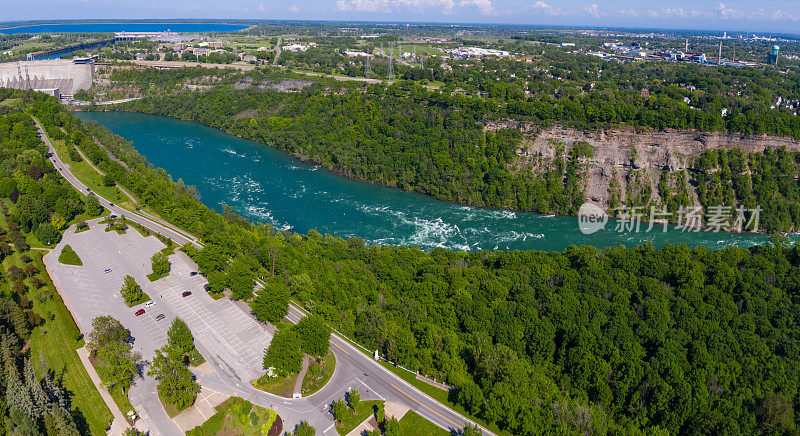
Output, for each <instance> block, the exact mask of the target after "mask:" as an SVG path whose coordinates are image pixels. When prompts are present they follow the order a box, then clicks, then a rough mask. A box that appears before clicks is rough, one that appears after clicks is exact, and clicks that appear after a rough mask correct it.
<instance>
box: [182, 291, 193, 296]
mask: <svg viewBox="0 0 800 436" xmlns="http://www.w3.org/2000/svg"><path fill="white" fill-rule="evenodd" d="M190 295H192V291H184V292H183V294H181V297H188V296H190Z"/></svg>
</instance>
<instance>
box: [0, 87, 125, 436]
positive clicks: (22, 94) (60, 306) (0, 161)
mask: <svg viewBox="0 0 800 436" xmlns="http://www.w3.org/2000/svg"><path fill="white" fill-rule="evenodd" d="M44 107H47V108H51V109H53V108H54V109H56V110H60V108H59V107H58V103H57V102H56V100H55V99H52V98H51V97H46V96H45V95H44V94H41V93H34V92H30V91H12V90H9V89H0V210H2V214H1V215H0V264H2V267H1V268H0V269H1V270H2V277H0V405H1V407H0V430H2V434H16V435H53V436H54V435H78V434H90V433H92V432H99V431H102V430H103V429H104V428H105V426H107V425H108V419H109V418H110V416H111V414H110V412H109V411H108V408H107V407H106V406H105V404H104V403H103V402H102V399H101V398H100V396H99V394H98V392H97V390H96V389H95V388H94V386H93V385H92V383H91V381H90V380H89V376H88V374H87V373H86V370H85V369H84V367H83V365H82V364H81V363H80V361H79V359H78V356H77V354H76V353H75V348H78V346H79V345H78V344H79V335H80V332H79V330H78V328H77V326H76V325H75V322H74V321H73V320H72V318H71V317H70V315H69V312H68V311H67V309H66V307H65V306H64V303H63V302H62V301H61V298H60V297H59V296H58V294H57V292H56V290H55V288H54V287H53V284H52V282H50V279H49V277H48V275H47V272H46V271H45V268H44V264H43V263H42V261H41V259H42V255H43V252H42V251H37V250H33V249H32V247H34V246H35V247H37V248H43V247H47V246H51V245H52V244H54V243H56V242H58V241H59V240H60V239H61V235H62V231H63V230H64V229H65V228H66V227H67V226H68V225H69V224H71V223H74V222H78V221H81V220H83V219H85V218H88V217H91V216H97V215H99V214H100V213H102V211H103V209H102V207H101V206H100V204H99V203H98V202H97V199H96V198H93V197H92V198H91V199H90V198H87V197H83V196H82V195H81V194H79V193H78V192H77V191H76V190H74V189H73V188H72V187H71V186H70V185H69V184H68V183H67V182H66V181H65V180H63V179H62V178H61V177H60V176H59V175H58V173H57V172H56V170H55V168H54V167H53V165H52V164H51V163H50V161H49V160H48V159H47V148H46V146H45V144H44V143H43V142H42V141H41V139H40V138H39V134H38V131H37V129H36V126H35V124H34V123H33V120H32V119H31V117H30V115H29V114H28V113H25V112H23V110H26V109H27V110H31V111H39V110H42V108H44ZM48 331H49V332H50V333H49V334H48ZM54 344H56V345H55V346H54Z"/></svg>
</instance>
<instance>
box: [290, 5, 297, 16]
mask: <svg viewBox="0 0 800 436" xmlns="http://www.w3.org/2000/svg"><path fill="white" fill-rule="evenodd" d="M289 12H291V13H293V14H296V13H298V12H300V6H297V5H291V6H289Z"/></svg>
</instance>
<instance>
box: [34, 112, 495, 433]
mask: <svg viewBox="0 0 800 436" xmlns="http://www.w3.org/2000/svg"><path fill="white" fill-rule="evenodd" d="M36 124H37V127H39V131H40V135H41V137H42V139H43V140H44V141H45V143H46V144H47V146H48V148H49V149H50V151H51V152H52V153H53V157H52V159H53V161H54V163H55V165H56V168H57V169H58V171H59V173H60V174H61V175H62V176H63V177H64V178H65V179H66V180H68V181H69V182H70V183H71V184H72V185H73V186H75V187H76V188H77V189H79V190H81V191H83V192H86V191H87V189H86V186H84V185H83V184H82V183H81V182H80V181H79V180H78V179H77V178H75V177H74V176H73V175H72V173H71V172H70V171H69V168H68V167H67V166H65V165H64V164H63V162H61V160H60V159H59V157H58V155H57V153H56V152H55V149H54V148H53V146H52V144H51V143H50V140H49V139H48V138H47V136H46V134H45V133H44V131H43V130H42V128H41V126H39V123H38V121H37V122H36ZM98 198H99V200H100V202H101V204H103V206H105V207H107V208H109V209H110V210H111V211H112V212H114V213H116V214H120V215H121V214H123V213H126V212H128V211H126V210H124V209H122V208H119V207H118V206H113V205H111V204H110V203H109V202H108V201H107V200H105V199H103V198H101V197H98ZM129 215H130V216H129ZM126 217H127V218H128V219H130V220H131V221H134V222H137V223H139V224H141V225H143V226H145V227H148V228H150V229H151V230H153V231H156V232H159V233H161V234H163V235H165V236H168V237H169V238H171V239H172V240H173V241H176V242H178V243H181V244H183V243H186V242H192V243H194V244H196V245H198V246H199V245H200V244H199V242H196V241H192V240H190V239H188V238H187V237H185V236H184V235H182V234H181V233H178V232H175V231H174V230H172V229H171V228H168V227H165V226H163V225H161V224H159V223H157V222H153V221H151V220H149V219H147V218H145V217H143V216H139V215H136V214H128V215H126ZM86 233H88V232H86ZM77 236H80V235H77ZM65 239H67V238H66V237H65ZM87 239H88V238H87ZM143 239H149V240H154V241H157V240H155V238H143ZM111 246H112V247H113V246H114V244H111ZM98 247H99V246H98ZM73 248H75V247H73ZM79 255H80V253H79ZM120 255H122V253H121V252H120ZM122 256H123V257H122V258H121V260H120V261H119V262H120V265H119V266H118V267H115V269H118V270H124V269H125V268H128V267H135V266H136V265H140V266H141V265H144V266H142V267H149V266H148V265H146V264H147V260H148V259H149V256H148V255H147V254H146V252H141V253H139V255H138V256H136V255H132V253H125V254H124V255H122ZM177 256H178V258H179V259H182V262H184V263H185V264H186V265H188V266H185V267H180V268H181V270H180V271H179V272H177V273H176V276H177V277H179V278H180V277H183V274H186V273H187V272H188V270H189V269H190V268H192V267H193V265H192V264H191V261H190V260H189V259H188V258H186V257H185V256H184V255H183V254H182V253H178V254H177ZM142 259H144V260H142ZM143 262H144V263H143ZM128 264H130V265H128ZM136 273H137V272H136V270H135V268H134V274H136ZM132 275H133V274H132ZM134 277H136V276H134ZM170 277H172V275H170ZM170 277H167V278H166V279H162V280H163V281H164V284H165V285H166V287H165V288H163V289H161V290H163V292H164V297H163V298H164V302H165V303H166V304H164V305H163V306H164V308H163V309H161V310H163V311H164V313H165V315H167V317H168V319H167V320H162V321H161V323H163V324H160V326H167V328H168V325H169V322H171V321H169V320H170V319H171V318H170V317H172V316H174V314H178V315H179V316H181V317H184V319H185V320H186V321H187V323H188V324H189V326H190V328H191V329H192V332H193V333H194V334H195V338H197V341H196V343H197V345H198V349H199V350H200V352H201V353H202V354H203V356H204V357H206V359H207V360H208V361H209V363H210V364H211V366H212V368H213V369H214V371H213V372H212V373H208V374H206V373H203V374H198V379H199V382H200V383H201V384H202V385H204V386H208V387H209V388H211V389H214V390H217V391H220V392H223V393H227V394H231V395H237V396H240V397H242V398H245V399H247V400H250V401H251V402H253V403H254V404H258V405H260V406H263V407H270V408H273V409H275V410H276V411H277V412H278V413H279V414H280V415H281V417H282V418H283V419H284V423H285V425H286V429H291V428H293V426H294V424H296V423H297V422H299V421H300V420H306V421H308V422H309V423H310V424H311V425H313V426H315V427H316V428H317V431H318V433H317V434H322V435H335V434H336V429H335V428H334V427H333V417H332V416H331V414H330V412H329V405H330V403H331V402H332V401H335V400H336V399H338V398H342V397H344V395H345V393H346V392H347V391H348V390H349V389H352V388H355V389H358V390H359V392H361V396H362V399H364V400H369V399H380V400H387V401H394V402H398V403H401V404H404V405H406V406H408V407H409V408H410V409H411V410H414V411H415V412H417V413H419V414H420V415H422V416H424V417H425V418H427V419H429V420H430V421H431V422H433V423H435V424H436V425H438V426H440V427H442V428H444V429H447V430H450V431H452V432H458V431H459V430H461V429H462V426H463V424H464V422H469V421H468V420H466V419H465V418H464V417H463V416H462V415H460V414H458V413H456V412H454V411H453V410H451V409H450V408H448V407H447V406H445V405H443V404H441V403H439V402H437V401H436V400H434V399H433V398H431V397H429V396H427V395H426V394H424V393H422V392H421V391H419V390H418V389H417V388H415V387H413V386H412V385H411V384H409V383H407V382H405V381H404V380H402V379H401V378H400V377H398V376H396V375H395V374H394V373H392V372H391V371H389V370H387V369H386V368H384V367H383V366H381V365H380V364H379V363H378V362H376V361H375V360H373V359H372V358H371V357H370V356H368V355H367V354H365V353H364V352H362V351H361V350H360V349H358V348H357V347H356V346H354V345H351V343H350V342H348V341H347V340H345V339H343V338H342V337H341V336H340V335H338V334H333V335H331V350H332V351H333V352H334V354H335V356H336V359H337V365H336V370H335V372H334V375H333V377H332V378H331V381H330V382H329V383H328V384H327V385H326V386H325V387H323V388H322V389H321V390H320V391H318V392H316V393H314V394H313V395H310V396H308V397H306V398H302V399H288V398H282V397H278V396H275V395H271V394H268V393H266V392H263V391H260V390H257V389H255V388H253V387H252V386H251V385H250V381H251V380H252V379H248V377H250V376H252V375H253V373H254V372H257V371H259V370H260V361H258V360H256V359H254V358H253V352H252V351H250V352H248V351H247V348H252V347H253V346H254V344H252V343H251V344H246V343H247V342H248V339H247V338H242V337H241V336H240V337H239V341H237V340H236V339H233V338H232V337H231V336H230V335H229V333H228V332H227V331H226V330H225V329H224V328H223V327H221V326H219V325H217V324H216V322H215V321H214V320H213V316H212V315H215V314H216V315H219V316H218V317H219V318H221V319H223V320H228V319H229V318H231V319H236V320H237V321H238V322H242V323H244V324H243V325H245V326H246V325H247V320H246V319H245V318H247V319H250V320H251V321H252V317H250V316H249V315H250V314H247V313H245V312H244V311H242V310H241V308H239V312H238V314H237V312H235V311H232V310H231V311H228V312H217V313H215V311H217V310H218V309H217V308H216V307H211V306H209V304H212V303H209V302H208V301H204V300H205V299H209V300H210V297H208V296H207V295H206V294H205V292H203V291H202V285H203V283H204V279H197V280H195V281H194V282H191V281H181V282H180V283H178V282H174V281H170ZM54 279H57V278H56V277H54ZM119 280H121V278H120V279H119ZM179 280H184V279H183V278H180V279H179ZM159 282H161V280H160V281H159ZM120 283H121V281H120ZM139 283H140V284H141V283H143V282H142V281H140V282H139ZM189 287H191V289H193V292H194V294H197V295H193V297H198V298H192V299H191V300H182V299H181V297H179V296H178V292H180V291H181V290H183V289H187V288H189ZM198 287H199V290H197V291H195V290H194V289H198ZM81 288H82V286H77V289H81ZM119 288H120V286H116V287H113V286H112V287H107V289H106V291H104V292H105V293H108V292H113V293H114V294H115V295H116V297H118V296H119V293H118V292H117V290H118V289H119ZM109 290H110V291H109ZM161 290H160V291H159V292H161ZM86 295H87V296H88V297H87V298H91V297H94V298H104V297H102V296H101V295H99V294H98V293H97V292H87V293H86ZM159 295H161V294H159ZM159 299H161V297H159ZM99 301H100V300H97V302H99ZM112 301H118V302H121V299H118V300H112ZM221 301H222V300H221ZM225 301H227V302H228V303H231V305H232V306H233V307H237V306H236V305H234V304H233V303H232V302H230V301H228V300H225ZM76 304H83V303H76ZM86 304H87V305H88V306H92V305H94V306H98V304H96V303H93V302H88V303H86ZM69 307H71V308H74V306H72V305H69ZM151 312H152V311H151ZM242 314H244V315H245V316H244V317H242ZM149 315H152V314H151V313H149V312H148V316H149ZM120 316H127V317H131V316H133V315H132V312H131V311H130V310H128V312H126V313H125V314H121V315H120ZM303 316H305V315H304V313H303V312H302V311H301V310H299V309H298V308H297V307H294V306H292V307H290V310H289V312H288V313H287V319H289V320H290V321H292V322H296V321H298V320H299V319H300V318H302V317H303ZM143 320H147V318H143ZM121 321H123V324H125V325H126V327H127V326H128V323H126V322H125V321H124V320H122V319H121ZM165 321H168V322H165ZM128 322H132V323H134V324H136V322H137V320H135V319H132V320H129V321H128ZM142 322H145V321H142ZM153 322H155V321H153ZM253 322H255V321H253ZM146 323H147V324H148V325H149V324H150V323H149V322H146ZM203 323H205V324H206V326H205V328H204V327H203V326H202V325H201V324H203ZM87 327H89V326H88V325H84V326H82V328H87ZM159 328H160V329H162V330H163V328H164V327H159ZM246 328H250V327H246ZM250 332H251V333H252V332H255V330H250ZM149 334H150V337H152V338H153V339H152V340H148V341H146V342H145V344H146V345H143V346H142V347H141V351H142V352H143V354H144V352H145V351H146V352H147V353H151V352H152V350H155V348H157V345H158V344H159V343H161V341H160V340H159V338H161V336H160V333H159V329H155V330H152V331H151V332H149ZM264 334H265V335H268V336H269V337H270V339H271V335H269V334H268V332H266V330H264ZM143 337H146V336H143ZM164 340H165V339H164ZM240 342H241V343H240ZM158 346H160V345H158ZM263 346H264V347H266V346H267V344H264V345H263ZM145 348H146V349H145ZM148 355H152V354H148ZM137 386H141V388H137V392H143V393H142V394H141V395H142V396H141V398H140V397H136V399H137V400H141V401H143V404H151V407H150V408H149V409H148V411H147V412H148V415H150V417H151V418H150V419H151V422H148V424H149V425H150V424H152V425H153V426H152V427H151V428H153V429H154V430H155V431H156V432H158V431H163V432H164V434H173V431H175V429H176V428H177V427H175V425H174V423H173V422H172V420H169V423H167V422H165V421H164V419H163V417H164V416H166V413H165V412H164V411H163V407H160V404H159V407H158V408H160V411H159V410H155V409H157V408H156V407H155V405H154V404H153V403H152V396H153V395H155V382H154V381H152V380H150V381H148V380H147V378H145V380H144V381H143V382H142V384H141V385H140V384H139V383H137ZM145 392H149V395H150V396H149V397H148V396H147V395H148V393H145ZM136 395H138V394H136ZM132 396H135V393H134V392H132ZM156 401H157V400H156ZM483 433H484V434H487V435H490V434H492V433H491V432H489V431H488V430H485V429H483ZM156 434H158V433H156Z"/></svg>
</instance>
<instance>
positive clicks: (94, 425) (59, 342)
mask: <svg viewBox="0 0 800 436" xmlns="http://www.w3.org/2000/svg"><path fill="white" fill-rule="evenodd" d="M29 255H30V256H31V258H33V262H34V264H35V265H36V266H37V267H38V268H39V271H40V273H39V274H38V276H39V277H40V278H42V279H43V280H44V281H45V282H46V283H47V284H46V285H45V286H44V287H43V288H42V289H41V290H38V291H36V290H30V291H28V295H29V299H30V300H31V301H33V310H34V311H35V312H36V313H37V314H39V316H41V317H42V318H44V319H45V323H44V324H43V325H41V326H39V327H36V328H35V329H34V330H33V333H32V334H31V341H30V343H31V349H30V356H31V358H32V359H34V361H35V362H37V364H38V362H39V356H40V355H42V356H44V357H45V359H46V360H47V364H48V366H49V368H50V370H51V371H52V373H53V374H54V376H55V379H56V380H58V379H61V380H62V384H63V386H64V387H65V388H66V389H68V390H69V391H70V394H71V398H72V408H73V410H76V411H79V412H80V415H82V416H83V419H84V420H85V422H86V427H88V432H89V433H91V434H105V429H106V427H107V426H108V422H109V420H110V419H111V418H112V415H111V411H110V410H109V409H108V407H107V406H106V404H105V402H103V399H102V397H101V396H100V393H99V392H98V391H97V388H95V386H94V384H93V383H92V380H91V378H89V374H88V373H87V372H86V368H84V367H83V364H82V363H81V360H80V358H79V357H78V353H77V352H76V351H75V350H77V349H78V348H80V347H82V346H83V340H82V339H81V335H80V331H79V330H78V326H77V325H75V321H74V320H73V319H72V315H71V314H70V313H69V310H67V307H66V306H65V305H64V302H63V300H62V299H61V296H60V295H59V294H58V293H56V292H55V288H54V287H53V284H52V282H51V281H50V277H49V276H48V275H47V273H46V272H45V271H46V270H45V268H44V264H43V263H42V260H41V259H42V256H43V255H44V253H43V252H41V251H35V250H33V251H31V252H30V253H29ZM12 256H18V254H17V253H14V255H12ZM17 259H18V258H17ZM45 291H46V292H47V294H42V297H43V296H44V295H48V296H49V298H47V299H45V298H42V300H43V301H40V299H39V298H36V296H39V295H40V293H42V292H45Z"/></svg>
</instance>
